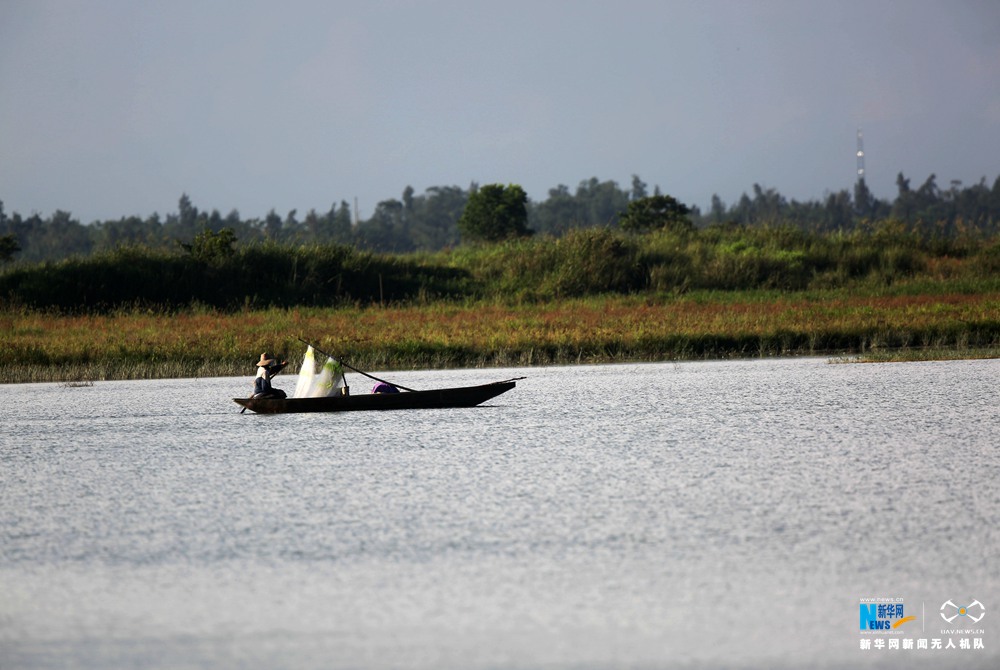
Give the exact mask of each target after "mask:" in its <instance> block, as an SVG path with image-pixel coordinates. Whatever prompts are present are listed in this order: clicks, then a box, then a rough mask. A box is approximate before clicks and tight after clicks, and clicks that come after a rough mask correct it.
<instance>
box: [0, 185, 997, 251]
mask: <svg viewBox="0 0 1000 670" xmlns="http://www.w3.org/2000/svg"><path fill="white" fill-rule="evenodd" d="M493 186H494V185H491V186H489V187H487V186H484V187H482V188H483V189H487V188H492V187H493ZM512 186H513V185H512ZM896 186H897V194H896V197H895V198H894V199H893V200H891V201H890V200H882V199H878V198H876V197H874V196H873V194H872V193H871V191H870V190H869V189H868V187H867V185H866V184H865V182H864V180H859V181H858V182H857V183H856V184H855V186H854V188H853V192H851V191H848V190H846V189H845V190H841V191H838V192H835V193H828V194H826V195H825V196H824V197H823V198H822V199H820V200H810V201H804V202H800V201H796V200H794V199H793V200H789V199H787V198H785V197H784V196H782V195H781V194H780V193H779V192H778V191H777V190H775V189H773V188H766V189H765V188H764V187H761V186H760V185H759V184H754V185H753V189H752V193H744V194H742V196H741V197H740V198H739V199H738V200H737V201H736V202H734V203H731V204H728V205H727V204H726V203H725V202H723V201H722V200H721V199H720V198H719V197H718V196H713V197H712V201H711V205H710V207H709V210H708V211H707V212H702V211H700V210H699V208H697V207H690V208H688V207H686V206H684V205H682V204H680V203H676V201H674V202H675V203H676V204H677V205H678V206H680V207H682V208H683V209H684V211H685V214H686V217H687V219H688V220H689V221H690V222H691V224H692V225H693V226H695V227H696V228H705V227H708V226H713V225H715V226H717V225H735V226H777V225H780V226H791V227H794V228H797V229H800V230H802V231H805V232H833V231H844V232H849V231H852V230H856V229H859V228H864V227H865V226H866V225H870V224H871V223H872V222H875V221H882V220H886V219H892V220H894V221H897V222H898V223H900V224H903V225H905V226H906V227H907V229H909V230H915V231H919V232H921V233H922V234H924V235H925V236H928V237H948V236H954V235H969V234H976V235H983V236H992V235H993V234H995V233H996V232H997V230H998V229H1000V176H998V177H997V179H996V180H995V181H994V182H993V184H992V185H988V184H987V182H986V178H985V177H984V178H983V179H981V180H980V182H979V183H977V184H974V185H972V186H963V185H962V183H961V182H957V181H952V182H951V183H950V184H949V186H948V187H947V188H942V187H941V186H939V185H938V184H937V178H936V176H935V175H933V174H932V175H930V176H929V177H928V178H927V179H926V180H925V181H924V182H923V183H922V184H921V185H920V186H918V187H914V186H911V182H910V180H909V179H908V178H906V177H905V176H904V175H903V174H902V173H900V174H899V175H898V176H897V179H896ZM517 188H518V189H520V187H517ZM480 190H481V189H480V186H479V185H478V184H476V183H472V184H470V185H469V187H468V188H461V187H459V186H435V187H431V188H428V189H427V190H426V191H425V192H424V193H423V194H417V193H416V192H415V190H414V189H413V188H412V187H410V186H407V187H406V189H404V191H403V193H402V194H401V197H400V198H398V199H396V198H391V199H388V200H383V201H381V202H379V203H378V205H377V206H376V207H375V209H374V211H373V213H372V215H371V216H370V217H369V218H367V219H364V220H362V219H359V218H358V217H357V215H356V212H354V211H352V209H351V207H350V206H349V205H348V203H347V202H346V201H344V200H341V201H340V202H339V203H337V202H335V203H334V204H332V205H331V207H330V209H329V210H327V211H326V212H319V211H316V210H315V209H311V210H309V211H308V212H306V213H305V214H304V215H300V213H299V212H298V210H295V209H293V210H291V211H289V212H287V213H286V214H285V215H284V216H282V215H280V214H278V213H277V212H275V211H274V210H273V209H272V210H271V211H270V212H268V213H267V215H266V216H264V217H263V218H243V217H242V216H241V215H240V213H239V212H238V211H237V210H235V209H234V210H232V211H230V212H229V213H228V214H225V215H223V214H221V213H220V212H219V211H218V210H217V209H212V210H202V209H199V208H198V207H197V206H196V205H195V204H194V203H192V202H191V199H190V198H189V197H188V196H187V195H186V194H182V195H181V197H180V199H179V201H178V207H177V211H176V212H170V213H167V214H165V215H164V216H162V217H161V216H160V214H158V213H154V214H152V215H150V216H148V217H146V218H142V217H139V216H129V217H122V218H120V219H112V220H105V221H94V222H91V223H89V224H86V225H84V224H82V223H81V222H80V221H79V220H78V219H76V218H74V217H73V215H72V214H71V213H70V212H66V211H63V210H57V211H55V212H54V213H53V214H51V215H49V216H48V217H43V216H42V215H40V214H37V213H33V214H31V215H29V216H22V215H21V214H20V213H18V212H14V213H11V214H7V213H6V211H5V210H4V207H3V202H2V201H0V261H2V260H8V259H11V258H16V259H19V260H22V261H24V262H38V261H44V260H57V259H61V258H65V257H69V256H89V255H91V254H94V253H97V252H104V251H111V250H114V249H117V248H119V247H131V246H142V247H146V248H148V249H154V250H176V249H177V247H178V245H190V244H191V243H192V241H193V240H194V239H195V237H196V236H197V235H198V234H199V233H201V232H203V231H211V232H212V233H219V232H220V231H223V230H226V229H228V230H230V231H232V235H233V236H234V237H233V240H232V241H233V242H234V243H235V244H237V245H238V246H245V245H251V244H253V243H256V242H272V243H279V244H291V245H297V244H304V245H305V244H337V245H345V246H349V247H353V248H356V249H361V250H367V251H372V252H379V253H406V252H412V251H437V250H441V249H446V248H452V247H455V246H457V245H459V244H460V243H462V242H463V241H467V240H469V239H471V237H472V236H470V234H469V233H470V231H468V230H466V231H464V232H463V230H462V227H461V226H460V225H459V222H460V220H461V219H462V216H463V214H464V213H465V211H466V205H467V204H468V203H469V201H470V197H472V196H474V195H478V194H479V193H480ZM522 193H523V191H522ZM660 197H666V198H669V197H670V196H665V195H664V194H663V193H662V192H661V191H660V188H659V187H658V186H657V187H655V188H654V189H653V191H652V192H650V190H649V188H648V186H647V184H646V183H645V182H643V181H642V179H641V178H640V177H639V176H638V175H634V176H633V177H632V182H631V184H630V185H629V186H628V187H622V186H620V185H619V184H617V183H616V182H615V181H601V180H599V179H598V178H596V177H593V178H591V179H588V180H584V181H581V182H580V183H579V184H578V185H577V187H576V189H575V190H571V189H570V188H569V187H568V186H565V185H559V186H557V187H556V188H553V189H550V190H549V192H548V197H547V198H546V199H544V200H542V201H540V202H531V201H530V200H527V198H526V197H525V199H524V200H525V201H524V214H525V216H526V221H527V223H526V226H525V227H524V228H523V229H520V230H518V231H517V233H518V234H526V233H528V232H533V233H536V234H541V235H551V236H553V237H557V238H558V237H562V236H564V235H566V234H567V233H568V232H570V231H574V230H578V229H586V228H613V227H618V226H619V224H620V223H621V219H622V217H623V216H627V213H628V212H629V206H630V204H631V205H635V204H636V203H639V202H651V200H650V199H651V198H654V199H655V198H660ZM473 200H475V198H473ZM671 200H672V198H671ZM633 209H635V208H634V207H633ZM639 215H640V214H639V213H638V211H637V212H636V216H639ZM637 220H638V219H635V218H633V219H631V221H633V222H634V221H637Z"/></svg>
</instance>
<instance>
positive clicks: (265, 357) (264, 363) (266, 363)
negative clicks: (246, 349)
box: [257, 352, 274, 368]
mask: <svg viewBox="0 0 1000 670" xmlns="http://www.w3.org/2000/svg"><path fill="white" fill-rule="evenodd" d="M272 365H274V359H273V358H271V354H269V353H266V352H265V353H263V354H261V355H260V361H259V362H258V363H257V367H258V368H269V367H271V366H272Z"/></svg>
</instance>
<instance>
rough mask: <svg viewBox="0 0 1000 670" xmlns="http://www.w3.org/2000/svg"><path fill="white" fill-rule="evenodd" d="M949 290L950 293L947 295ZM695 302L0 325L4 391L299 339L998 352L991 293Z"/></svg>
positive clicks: (718, 295) (147, 373)
mask: <svg viewBox="0 0 1000 670" xmlns="http://www.w3.org/2000/svg"><path fill="white" fill-rule="evenodd" d="M951 288H952V289H954V288H955V287H954V286H951ZM948 289H949V286H948V285H936V286H931V285H921V286H907V285H905V284H900V285H897V286H895V287H894V288H893V290H892V292H891V293H890V292H887V291H885V290H879V291H874V290H873V291H870V292H868V293H867V294H866V293H860V294H859V293H858V292H856V291H852V292H848V291H846V290H843V289H834V290H814V291H801V292H777V291H742V292H718V291H702V292H699V291H692V292H689V293H686V294H683V295H674V294H657V295H653V294H649V295H645V296H617V295H612V296H601V297H589V298H579V299H572V300H563V301H550V302H541V303H536V302H530V303H524V304H508V303H503V302H496V301H493V302H486V301H483V302H476V303H465V304H461V305H459V304H451V303H443V302H441V303H433V304H430V305H424V306H418V305H408V306H395V307H359V306H350V307H340V308H318V307H315V308H294V309H276V308H274V309H266V310H246V311H241V312H229V311H216V310H214V309H208V308H200V309H187V310H182V311H177V312H167V311H152V312H150V311H139V310H131V311H119V312H115V313H111V314H86V315H63V314H57V313H52V312H41V311H35V310H27V309H8V310H7V311H5V312H3V313H0V331H3V332H5V333H8V334H9V335H8V337H7V338H6V345H7V346H6V347H5V349H6V352H7V356H5V357H4V360H3V361H2V362H0V383H15V382H32V381H86V380H104V379H148V378H167V377H205V376H226V375H251V374H252V373H253V370H254V367H253V364H254V363H255V361H256V360H257V357H258V356H259V355H260V352H262V351H265V350H267V351H272V352H275V353H277V354H279V355H282V356H284V357H286V358H287V359H288V360H290V361H292V363H293V364H294V365H297V364H298V361H299V360H300V359H301V355H302V352H303V349H304V347H303V345H302V344H301V343H300V342H299V341H298V339H297V337H299V336H301V337H303V338H305V339H308V340H312V341H315V342H316V343H317V344H318V345H319V346H320V347H321V348H322V349H325V350H327V351H330V352H331V353H335V354H337V355H341V356H344V357H345V359H346V360H347V361H348V362H350V363H352V364H353V365H355V366H356V367H360V368H363V369H372V370H386V369H407V368H443V367H492V366H532V365H549V364H566V363H582V362H586V363H598V362H623V361H660V360H681V359H705V358H726V357H748V356H776V355H797V354H815V355H818V354H824V355H826V354H840V353H860V354H868V355H871V354H872V353H876V352H887V351H920V350H928V349H931V348H937V349H948V350H952V351H956V350H957V351H961V350H966V351H971V350H973V349H975V350H976V351H979V352H987V353H988V352H993V351H998V352H1000V292H997V291H989V292H979V293H963V292H960V291H955V290H948Z"/></svg>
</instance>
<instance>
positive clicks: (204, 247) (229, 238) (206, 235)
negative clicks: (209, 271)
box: [181, 227, 236, 263]
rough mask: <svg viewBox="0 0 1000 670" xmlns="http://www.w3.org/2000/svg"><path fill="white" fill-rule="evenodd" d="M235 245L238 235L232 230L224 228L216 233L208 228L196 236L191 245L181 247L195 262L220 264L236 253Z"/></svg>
mask: <svg viewBox="0 0 1000 670" xmlns="http://www.w3.org/2000/svg"><path fill="white" fill-rule="evenodd" d="M235 244H236V233H235V232H233V229H232V228H223V229H222V230H220V231H218V232H214V231H213V230H212V229H211V228H207V227H206V228H205V229H204V230H202V231H201V232H200V233H198V234H197V235H195V236H194V241H192V242H191V244H181V246H182V247H183V248H184V250H185V251H187V252H188V253H189V254H191V257H192V258H194V259H195V260H199V261H203V262H205V263H218V262H221V261H223V260H225V259H226V258H229V257H230V256H232V255H233V254H235V253H236V250H235V249H233V245H235Z"/></svg>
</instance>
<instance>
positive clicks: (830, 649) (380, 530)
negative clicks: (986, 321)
mask: <svg viewBox="0 0 1000 670" xmlns="http://www.w3.org/2000/svg"><path fill="white" fill-rule="evenodd" d="M522 374H524V375H527V377H528V378H527V379H525V380H524V381H521V382H519V383H518V387H517V388H516V389H515V390H513V391H511V392H509V393H507V394H505V395H502V396H500V397H498V398H496V399H495V400H493V401H490V403H489V405H488V406H485V407H479V408H474V409H462V410H446V411H438V410H422V411H410V412H384V413H383V412H362V413H350V414H325V415H324V414H314V415H288V416H259V415H253V414H251V413H249V412H247V413H246V414H240V413H239V411H238V410H239V408H238V407H237V406H236V405H235V404H233V403H232V401H231V397H233V396H236V395H244V394H245V393H246V391H247V390H248V389H249V384H250V380H249V378H248V379H229V378H225V379H201V380H171V381H155V382H153V381H149V382H107V383H96V384H95V385H94V386H92V387H85V388H69V387H64V386H61V385H56V384H46V385H41V384H39V385H24V386H20V385H19V386H0V399H2V400H3V406H4V408H5V409H4V415H3V424H2V426H3V428H2V430H0V468H2V469H0V478H2V479H0V512H2V515H0V668H4V669H6V668H57V667H58V668H63V667H80V668H106V667H135V668H139V667H142V668H216V667H260V668H537V667H545V668H610V667H615V668H627V667H636V668H638V667H642V668H646V667H648V668H673V667H680V668H687V667H692V668H716V667H733V668H757V667H760V668H764V667H768V668H770V667H775V668H802V667H829V668H847V667H883V666H884V667H947V666H951V667H959V666H961V667H966V668H995V667H997V666H998V665H1000V652H998V650H1000V636H998V635H997V634H996V631H997V630H998V629H1000V568H998V565H1000V561H998V557H1000V530H998V527H1000V484H998V481H1000V457H998V452H997V445H998V443H1000V411H998V408H997V384H998V381H1000V361H965V362H948V363H910V364H887V365H871V364H866V365H860V364H858V365H854V364H830V363H829V362H828V361H826V360H824V359H795V360H763V361H760V360H758V361H739V362H720V363H683V364H658V365H621V366H600V367H566V368H543V369H518V370H485V371H484V370H460V371H447V372H407V373H392V374H390V373H386V374H385V375H384V376H389V377H391V378H393V379H394V380H396V381H398V382H399V383H401V384H403V385H406V386H410V387H415V388H432V387H438V386H451V385H463V384H473V383H480V382H484V381H492V380H496V379H504V378H506V377H509V376H514V375H522ZM279 379H280V378H279ZM349 381H352V382H353V383H355V384H357V385H358V386H357V387H356V388H355V389H354V391H355V392H356V393H357V392H362V391H363V389H362V388H360V387H362V386H365V384H363V383H362V381H363V380H362V378H360V377H357V376H354V378H353V379H351V377H349ZM277 385H278V386H284V387H286V388H287V389H288V390H289V391H290V390H291V389H292V388H293V387H294V378H293V377H286V378H285V379H284V380H283V381H282V382H281V383H278V384H277ZM866 597H892V598H903V599H904V601H905V606H906V608H907V611H906V613H907V614H908V615H915V616H917V617H918V619H917V620H916V621H914V622H911V623H908V624H906V625H907V626H910V627H911V628H910V629H909V630H907V631H906V632H905V635H906V636H908V637H910V638H920V637H921V636H923V637H928V638H932V637H934V636H937V637H941V635H940V634H939V633H937V632H936V631H938V630H939V629H940V625H939V624H940V623H941V621H938V620H937V618H938V610H939V608H940V606H941V604H942V603H944V602H945V601H947V600H953V601H956V599H958V600H959V601H962V599H965V600H964V601H963V602H971V601H972V600H973V599H978V600H979V601H980V602H982V603H984V604H985V607H986V613H987V615H986V617H985V618H984V619H982V620H981V621H980V622H979V624H978V628H979V629H981V630H982V631H983V632H982V633H980V634H978V635H975V634H974V635H972V637H978V638H980V639H981V640H982V641H983V644H984V649H979V650H968V651H959V650H939V651H932V650H925V651H918V650H899V651H895V650H893V651H890V650H888V649H884V650H876V649H872V650H869V651H863V650H861V649H860V639H861V635H860V633H859V625H858V622H859V618H858V615H859V599H860V598H866ZM935 654H936V655H935Z"/></svg>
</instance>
